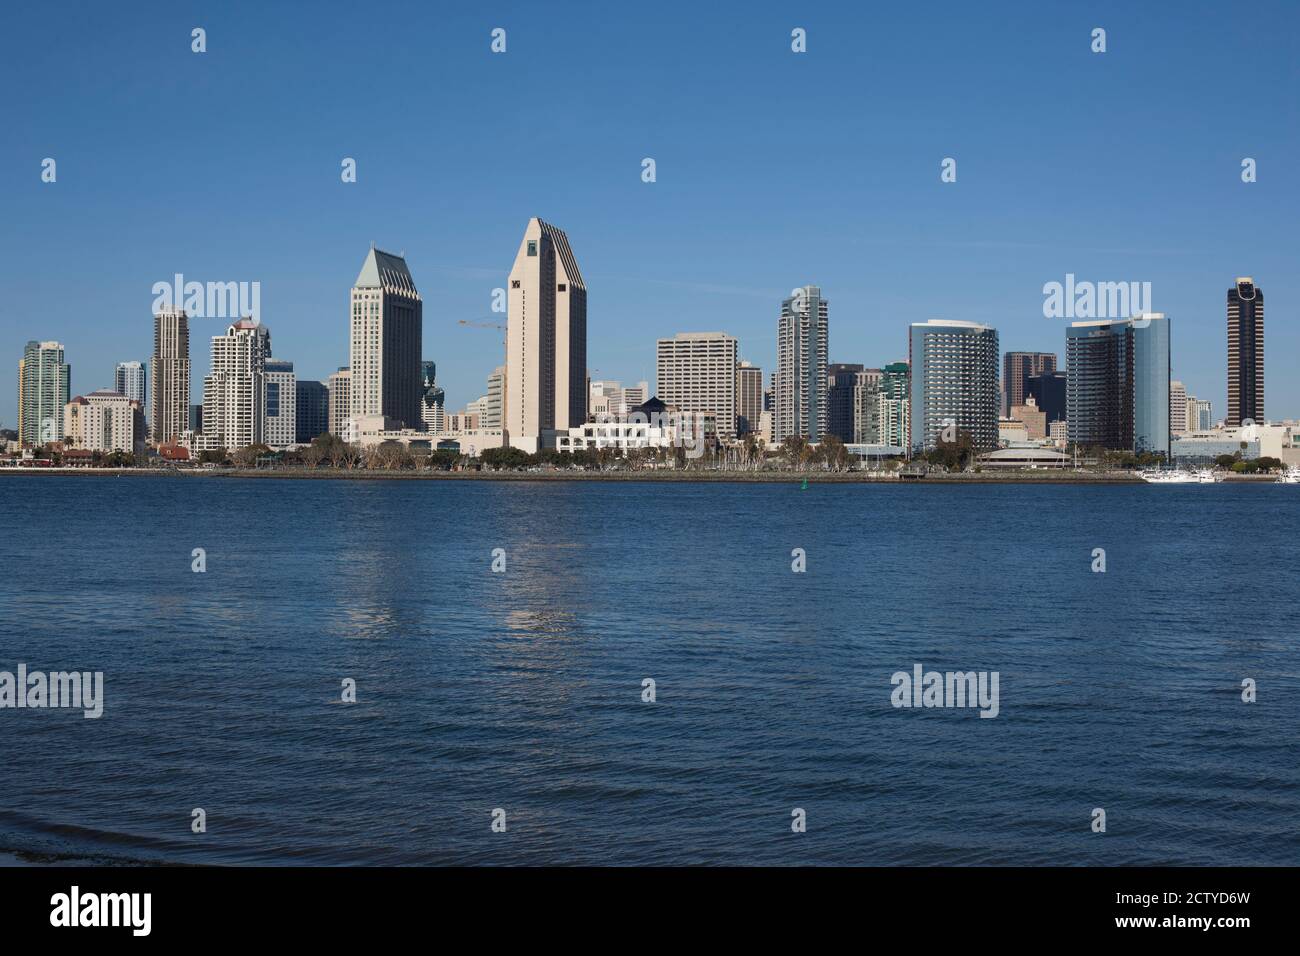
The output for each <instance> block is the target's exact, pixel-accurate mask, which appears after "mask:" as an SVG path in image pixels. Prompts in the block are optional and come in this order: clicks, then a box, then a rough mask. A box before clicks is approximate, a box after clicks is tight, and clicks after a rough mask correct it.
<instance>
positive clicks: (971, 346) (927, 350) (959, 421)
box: [908, 319, 998, 451]
mask: <svg viewBox="0 0 1300 956" xmlns="http://www.w3.org/2000/svg"><path fill="white" fill-rule="evenodd" d="M908 357H909V360H910V361H909V365H910V366H911V370H912V388H911V405H912V408H911V412H910V415H909V420H908V426H909V435H910V437H909V439H908V443H909V445H910V447H911V448H912V449H913V450H914V451H921V450H926V451H928V450H929V449H932V448H934V447H935V446H936V445H937V444H938V443H939V441H940V440H941V439H942V438H943V435H944V432H945V430H947V429H951V430H952V431H951V434H953V435H954V436H959V435H960V433H962V432H965V433H967V434H968V435H969V436H970V440H971V444H972V445H973V446H974V447H975V448H976V449H993V448H997V447H998V332H997V329H994V328H992V327H991V326H987V325H980V324H978V323H975V322H956V321H954V322H945V321H944V320H942V319H931V320H930V321H929V322H916V323H913V325H912V328H911V338H910V344H909V356H908Z"/></svg>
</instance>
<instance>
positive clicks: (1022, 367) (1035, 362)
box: [1002, 352, 1056, 417]
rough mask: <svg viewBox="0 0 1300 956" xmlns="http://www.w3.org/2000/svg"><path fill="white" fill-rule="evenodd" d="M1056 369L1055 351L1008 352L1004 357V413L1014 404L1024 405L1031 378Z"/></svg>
mask: <svg viewBox="0 0 1300 956" xmlns="http://www.w3.org/2000/svg"><path fill="white" fill-rule="evenodd" d="M1055 371H1056V353H1055V352H1008V353H1007V354H1006V355H1004V356H1003V357H1002V415H1003V417H1006V416H1007V415H1009V414H1010V413H1011V406H1012V405H1023V404H1025V399H1026V398H1027V397H1028V396H1029V395H1030V391H1029V380H1030V379H1031V378H1033V377H1034V376H1036V375H1042V374H1043V373H1044V372H1055Z"/></svg>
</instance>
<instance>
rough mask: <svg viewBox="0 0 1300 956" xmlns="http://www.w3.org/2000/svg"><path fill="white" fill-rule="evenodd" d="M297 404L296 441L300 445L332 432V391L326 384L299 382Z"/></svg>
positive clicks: (296, 392) (296, 390)
mask: <svg viewBox="0 0 1300 956" xmlns="http://www.w3.org/2000/svg"><path fill="white" fill-rule="evenodd" d="M295 404H296V405H297V413H296V415H295V418H296V422H295V425H294V441H295V442H297V443H298V444H299V445H306V444H309V443H310V442H311V441H312V439H314V438H316V437H317V436H318V435H323V434H325V433H326V432H327V431H329V430H330V390H329V386H328V385H326V384H325V383H324V382H306V381H300V382H298V384H297V387H296V389H295Z"/></svg>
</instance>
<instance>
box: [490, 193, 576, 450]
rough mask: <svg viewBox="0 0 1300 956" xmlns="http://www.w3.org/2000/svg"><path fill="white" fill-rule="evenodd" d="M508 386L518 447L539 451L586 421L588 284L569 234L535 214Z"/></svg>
mask: <svg viewBox="0 0 1300 956" xmlns="http://www.w3.org/2000/svg"><path fill="white" fill-rule="evenodd" d="M506 389H507V390H506V399H505V420H506V430H507V432H508V433H509V439H510V444H511V445H513V446H515V447H516V448H522V449H523V450H524V451H527V452H535V451H537V450H538V448H540V447H543V446H544V445H545V444H547V443H548V442H549V441H550V439H551V437H552V436H553V434H554V433H555V432H556V431H564V430H567V429H569V428H573V427H576V426H579V425H581V424H583V423H584V422H585V421H586V420H587V287H586V285H585V284H584V283H583V281H582V273H581V272H579V271H578V261H577V259H575V258H574V256H573V250H572V249H571V248H570V247H569V239H568V237H567V236H565V234H564V232H563V231H562V230H560V229H557V228H556V227H555V226H552V225H550V224H548V223H545V222H542V220H540V219H536V218H533V219H530V220H528V226H527V228H525V230H524V238H523V240H522V241H521V242H520V244H519V251H518V253H517V254H516V255H515V262H514V265H513V267H511V269H510V288H509V295H508V313H507V319H506ZM548 433H549V434H548Z"/></svg>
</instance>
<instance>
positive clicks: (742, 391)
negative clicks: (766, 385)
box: [736, 361, 763, 435]
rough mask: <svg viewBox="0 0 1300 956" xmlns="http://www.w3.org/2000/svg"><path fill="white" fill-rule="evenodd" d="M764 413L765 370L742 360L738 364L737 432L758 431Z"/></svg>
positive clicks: (742, 433)
mask: <svg viewBox="0 0 1300 956" xmlns="http://www.w3.org/2000/svg"><path fill="white" fill-rule="evenodd" d="M762 414H763V370H762V369H761V368H759V367H758V366H757V365H751V364H750V363H749V362H745V361H742V362H741V363H740V364H739V365H737V366H736V433H737V434H739V435H749V434H752V433H755V432H757V431H758V422H759V416H761V415H762Z"/></svg>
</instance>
